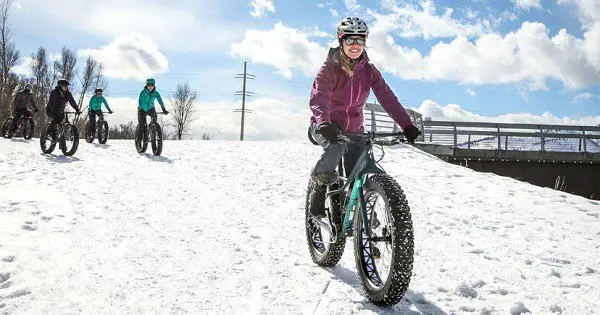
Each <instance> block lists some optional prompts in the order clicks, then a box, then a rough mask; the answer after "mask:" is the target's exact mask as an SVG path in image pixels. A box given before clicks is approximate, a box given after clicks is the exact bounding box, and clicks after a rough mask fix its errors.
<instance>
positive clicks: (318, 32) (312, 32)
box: [300, 25, 333, 37]
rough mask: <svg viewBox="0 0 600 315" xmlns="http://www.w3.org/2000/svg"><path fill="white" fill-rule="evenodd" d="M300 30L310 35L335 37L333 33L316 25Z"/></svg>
mask: <svg viewBox="0 0 600 315" xmlns="http://www.w3.org/2000/svg"><path fill="white" fill-rule="evenodd" d="M300 32H301V33H303V34H306V35H308V36H309V37H333V36H332V35H331V34H329V33H327V32H325V31H322V30H320V29H319V27H318V26H316V25H315V26H313V27H312V28H304V29H303V30H301V31H300Z"/></svg>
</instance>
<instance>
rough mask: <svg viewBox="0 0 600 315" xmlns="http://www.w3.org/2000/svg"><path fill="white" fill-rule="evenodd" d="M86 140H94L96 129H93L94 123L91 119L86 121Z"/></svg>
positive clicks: (89, 141)
mask: <svg viewBox="0 0 600 315" xmlns="http://www.w3.org/2000/svg"><path fill="white" fill-rule="evenodd" d="M85 142H87V143H92V142H94V131H93V130H92V124H91V123H90V121H89V120H88V122H87V123H85Z"/></svg>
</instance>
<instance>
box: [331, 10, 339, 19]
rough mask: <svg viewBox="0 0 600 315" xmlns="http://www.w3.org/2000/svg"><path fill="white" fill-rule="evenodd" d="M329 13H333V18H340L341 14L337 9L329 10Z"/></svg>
mask: <svg viewBox="0 0 600 315" xmlns="http://www.w3.org/2000/svg"><path fill="white" fill-rule="evenodd" d="M329 13H331V16H333V17H334V18H338V17H340V14H339V13H338V11H337V10H336V9H332V8H329Z"/></svg>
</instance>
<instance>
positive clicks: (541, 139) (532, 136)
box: [422, 120, 600, 152]
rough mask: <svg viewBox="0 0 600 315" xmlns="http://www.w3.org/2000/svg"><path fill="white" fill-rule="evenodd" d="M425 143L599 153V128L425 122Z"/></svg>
mask: <svg viewBox="0 0 600 315" xmlns="http://www.w3.org/2000/svg"><path fill="white" fill-rule="evenodd" d="M423 126H424V128H423V129H422V130H423V131H424V133H423V134H424V141H425V142H432V143H437V144H443V145H448V146H451V147H454V148H461V149H485V150H517V151H536V150H539V151H562V152H600V146H599V141H598V140H600V126H573V125H546V124H517V123H488V122H453V121H431V120H424V121H423Z"/></svg>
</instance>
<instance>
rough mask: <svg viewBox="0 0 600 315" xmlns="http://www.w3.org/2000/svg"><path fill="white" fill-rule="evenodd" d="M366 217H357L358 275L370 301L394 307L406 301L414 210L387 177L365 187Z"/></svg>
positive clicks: (377, 177) (372, 180)
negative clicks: (367, 223)
mask: <svg viewBox="0 0 600 315" xmlns="http://www.w3.org/2000/svg"><path fill="white" fill-rule="evenodd" d="M364 202H365V208H366V216H367V217H366V218H367V220H366V221H368V222H369V224H370V226H371V230H372V232H371V233H370V234H371V235H370V236H369V233H368V232H367V231H366V230H365V228H364V224H363V222H364V215H363V213H362V211H358V212H357V214H358V215H356V216H355V217H354V231H355V236H354V254H355V259H356V265H357V269H358V274H359V276H360V278H361V280H362V284H363V288H364V290H365V292H366V294H367V297H368V299H369V300H370V301H371V302H373V303H374V304H377V305H381V306H392V305H394V304H396V303H398V302H400V300H401V299H402V297H403V296H404V294H405V293H406V290H407V289H408V284H409V283H410V278H411V275H412V266H413V251H414V240H413V227H412V220H411V215H410V208H409V207H408V202H407V201H406V197H405V196H404V192H403V191H402V188H400V185H398V183H397V182H396V181H395V180H394V179H393V178H392V177H390V176H389V175H387V174H375V175H372V176H371V177H369V179H368V180H367V182H366V184H365V186H364Z"/></svg>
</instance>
